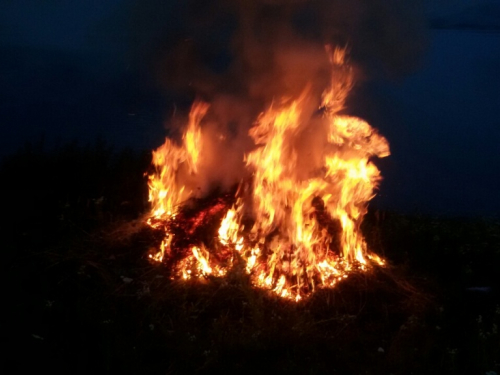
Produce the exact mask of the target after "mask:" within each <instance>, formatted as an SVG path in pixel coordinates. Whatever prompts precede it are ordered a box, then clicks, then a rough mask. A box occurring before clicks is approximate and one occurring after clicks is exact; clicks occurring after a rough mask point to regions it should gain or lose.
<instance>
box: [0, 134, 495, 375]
mask: <svg viewBox="0 0 500 375" xmlns="http://www.w3.org/2000/svg"><path fill="white" fill-rule="evenodd" d="M149 162H150V154H149V153H147V152H145V153H142V154H141V153H137V152H132V151H127V150H124V151H120V152H114V151H113V150H112V149H111V148H110V147H109V146H107V145H106V144H104V143H103V142H96V143H95V144H94V145H91V146H79V145H77V144H76V143H74V144H70V145H67V146H64V147H61V148H59V149H57V150H53V151H50V152H47V151H44V150H43V147H42V145H28V146H27V147H26V148H25V149H24V150H22V151H20V152H19V153H17V154H16V155H12V156H10V157H7V158H5V159H4V160H3V163H2V166H1V170H0V176H1V177H0V182H1V185H0V186H1V187H0V189H1V190H2V197H3V203H2V207H3V210H2V211H3V215H2V216H3V218H4V223H3V224H2V226H1V230H2V232H4V233H2V234H1V238H2V259H3V270H2V271H3V272H2V275H3V276H4V288H5V291H6V297H5V298H4V303H3V306H4V310H6V311H7V317H6V318H4V320H3V321H4V328H3V331H4V333H5V335H6V337H5V340H6V341H5V342H6V346H5V345H4V348H5V347H7V351H6V352H5V351H4V354H6V355H5V359H4V360H3V364H2V365H3V370H2V373H4V374H26V373H28V372H34V371H36V372H41V371H50V373H64V374H87V373H109V374H115V373H117V374H127V373H130V374H137V373H140V374H181V373H215V372H217V373H219V374H224V373H236V372H237V373H256V372H257V373H275V374H276V373H286V374H290V373H291V374H295V373H297V374H299V373H300V374H304V373H305V374H326V373H328V374H332V373H333V374H487V373H488V372H490V374H491V372H493V371H495V372H496V373H500V333H499V332H498V326H499V325H500V298H499V294H500V293H499V289H498V288H497V285H496V284H497V283H495V281H494V280H496V279H498V266H499V265H500V221H499V220H495V219H484V218H443V217H431V216H423V215H403V214H398V213H395V212H384V211H376V210H372V211H370V213H369V214H368V215H367V218H366V221H365V224H364V227H363V232H364V233H365V236H366V238H367V242H368V244H369V246H370V247H371V248H372V249H373V251H374V252H376V253H378V254H380V255H382V256H383V257H384V258H385V259H387V260H388V261H389V263H390V265H389V266H388V267H386V268H382V269H375V270H373V271H372V272H369V273H365V274H353V275H351V276H350V277H349V278H347V279H346V280H345V281H344V282H343V283H341V284H339V285H338V287H336V288H335V289H333V290H320V291H319V292H317V293H316V294H315V295H314V296H313V297H312V298H310V299H308V300H306V301H305V302H303V303H299V304H295V303H290V302H287V301H283V300H280V299H278V298H276V297H273V296H270V295H268V294H267V293H265V292H263V291H259V290H255V289H253V288H251V287H250V286H249V284H248V280H247V279H246V278H245V277H243V276H241V275H238V274H236V273H235V274H232V275H229V277H228V278H227V279H224V280H220V279H211V280H206V281H205V282H203V283H201V282H192V283H180V282H173V281H170V280H169V279H168V277H167V276H168V275H167V271H166V270H165V268H164V267H161V266H158V265H151V264H150V263H149V262H148V261H147V259H146V257H145V254H146V252H147V251H148V250H149V248H150V247H151V246H152V245H153V241H152V236H151V233H150V232H149V231H148V229H146V228H144V227H143V226H142V225H141V220H140V215H141V214H143V213H145V212H146V211H147V186H146V179H145V177H144V176H143V173H144V171H146V170H147V169H148V165H149Z"/></svg>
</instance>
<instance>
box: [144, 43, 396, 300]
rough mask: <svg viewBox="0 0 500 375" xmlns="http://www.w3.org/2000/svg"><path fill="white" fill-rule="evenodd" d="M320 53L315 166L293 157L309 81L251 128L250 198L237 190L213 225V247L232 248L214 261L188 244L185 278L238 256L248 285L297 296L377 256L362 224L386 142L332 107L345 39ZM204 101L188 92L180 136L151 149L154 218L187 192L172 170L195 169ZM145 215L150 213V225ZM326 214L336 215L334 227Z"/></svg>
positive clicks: (344, 78) (304, 120) (344, 81)
mask: <svg viewBox="0 0 500 375" xmlns="http://www.w3.org/2000/svg"><path fill="white" fill-rule="evenodd" d="M327 53H328V54H329V57H330V62H331V65H332V80H331V82H330V84H329V87H328V89H327V90H325V91H324V92H323V95H322V102H321V104H320V108H321V109H322V113H323V118H322V119H321V121H322V122H323V123H325V124H326V125H327V126H326V129H327V132H326V134H325V136H326V141H325V145H319V146H318V147H323V146H324V152H323V155H322V159H321V166H320V167H319V168H316V169H315V170H314V173H310V174H309V175H308V176H307V177H304V176H303V175H302V174H300V173H299V169H300V168H299V167H298V160H299V158H301V157H304V156H303V155H300V152H299V150H298V148H297V146H296V143H297V139H298V138H300V137H301V132H302V131H303V130H304V129H305V128H306V127H307V126H309V123H310V121H311V114H309V113H308V111H307V103H310V100H311V93H310V91H311V90H310V88H309V87H307V88H306V89H304V91H303V93H302V94H301V96H300V97H299V98H296V99H295V100H293V99H288V100H283V101H282V102H275V103H274V104H273V105H272V106H271V107H270V108H269V109H268V110H267V111H266V112H264V113H262V114H261V115H260V116H259V118H258V119H257V121H256V123H255V125H254V126H253V127H252V128H251V129H250V131H249V135H250V137H251V138H252V139H253V141H254V143H255V145H256V148H255V149H254V150H253V151H251V152H250V153H248V154H247V155H246V156H245V162H246V166H247V168H249V169H250V170H251V171H252V182H251V192H252V194H251V202H246V203H244V200H243V199H238V200H237V201H236V203H235V204H234V206H233V207H232V208H231V209H229V210H228V211H227V213H226V216H225V217H224V218H223V219H222V221H221V225H220V228H219V230H218V242H219V247H222V248H225V249H229V250H230V251H233V252H234V256H233V257H232V258H231V260H230V261H228V262H225V263H224V264H221V263H220V262H219V263H217V257H214V256H210V251H209V250H207V249H206V248H205V247H204V246H203V244H201V245H200V246H193V247H192V248H191V252H190V255H188V256H187V258H185V259H184V260H183V261H181V262H180V264H179V275H180V276H182V277H183V278H190V277H201V276H206V275H215V276H222V275H224V274H225V273H226V272H227V270H228V269H230V268H231V267H232V266H233V260H234V259H236V258H238V259H241V260H242V261H243V262H244V263H245V267H244V269H245V271H246V272H247V273H249V274H250V275H251V280H252V282H253V283H254V285H256V286H259V287H263V288H267V289H270V290H272V291H274V292H275V293H276V294H278V295H280V296H282V297H286V298H291V299H294V300H300V299H301V298H303V297H304V296H306V295H308V294H310V293H311V292H312V291H314V290H315V289H316V288H317V287H328V286H333V285H334V284H335V283H336V282H337V281H339V280H341V279H342V278H345V277H346V276H347V275H348V272H349V271H351V270H352V269H355V268H356V269H361V270H364V269H366V268H367V267H368V265H369V264H370V262H375V263H377V264H383V260H381V259H380V258H379V257H377V256H376V255H371V254H369V253H368V251H367V245H366V242H365V240H364V238H363V236H362V234H361V230H360V226H361V222H362V220H363V216H364V215H365V214H366V211H367V202H368V201H369V200H370V199H371V198H372V197H373V195H374V189H375V188H376V187H377V185H378V182H379V181H380V173H379V170H378V169H377V167H376V166H375V165H374V164H373V163H372V162H371V161H370V158H372V157H385V156H388V155H389V145H388V143H387V141H386V139H385V138H384V137H382V136H381V135H379V134H378V133H377V132H376V131H375V130H374V129H373V128H371V127H370V125H369V124H368V123H367V122H365V121H363V120H361V119H359V118H356V117H351V116H346V115H341V114H339V111H341V110H342V109H343V108H344V105H345V100H346V98H347V96H348V94H349V91H350V90H351V88H352V86H353V81H354V80H353V71H352V68H351V66H350V65H349V64H348V63H347V62H346V51H345V49H340V48H331V47H327ZM208 108H209V106H208V104H206V103H202V102H196V103H195V104H194V105H193V107H192V109H191V114H190V116H189V122H188V126H187V129H186V133H185V134H184V137H183V141H184V143H183V144H182V145H180V146H177V145H176V144H174V143H173V142H172V141H171V140H169V139H167V140H166V142H165V144H164V145H163V146H161V147H160V148H158V150H156V151H155V152H154V153H153V164H154V165H155V167H156V173H155V174H154V175H152V176H151V177H150V200H151V202H152V213H151V218H152V219H156V220H167V221H168V220H173V219H175V215H176V207H178V205H179V204H180V203H182V202H183V201H184V200H185V199H187V198H189V197H190V196H191V195H192V192H191V191H186V189H185V188H184V186H181V185H180V184H179V181H178V180H177V176H178V171H179V169H180V168H181V167H182V166H183V165H184V164H185V165H186V167H187V169H188V170H189V172H190V173H191V174H196V173H197V172H198V166H199V160H200V157H201V153H202V152H203V148H202V144H201V139H202V133H201V128H200V122H201V121H202V119H203V117H204V116H205V114H206V113H207V111H208ZM245 204H250V206H251V208H252V213H253V225H252V226H251V228H244V226H243V225H242V224H241V222H242V220H243V212H245V211H248V210H244V209H243V208H244V206H245ZM322 218H323V219H322ZM152 219H150V220H149V221H148V222H149V223H150V225H153V226H154V225H155V221H154V220H152ZM325 220H326V221H327V222H329V223H338V224H337V226H338V231H336V230H333V229H332V226H331V225H328V224H325ZM171 241H172V234H171V233H168V231H167V233H166V236H165V241H164V242H163V243H162V245H161V251H160V252H159V253H158V254H155V255H152V258H153V259H155V260H162V259H163V258H164V257H165V254H167V255H168V252H169V251H170V245H171ZM335 242H338V243H339V249H337V248H336V247H335V245H334V243H335ZM213 251H216V250H213Z"/></svg>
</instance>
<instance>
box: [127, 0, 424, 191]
mask: <svg viewBox="0 0 500 375" xmlns="http://www.w3.org/2000/svg"><path fill="white" fill-rule="evenodd" d="M128 9H129V13H128V15H127V17H128V18H127V22H128V23H129V28H130V35H131V36H132V38H131V39H132V46H131V57H132V62H133V64H134V65H135V66H136V67H138V68H139V69H140V70H145V71H148V72H149V73H150V74H152V77H153V80H154V82H156V83H157V84H159V85H161V87H163V88H164V89H167V90H169V91H170V92H174V93H177V94H180V95H184V96H188V97H191V98H194V97H195V96H198V97H201V99H203V100H206V101H208V102H210V103H211V105H212V107H211V110H210V113H209V115H208V117H207V119H206V121H205V123H204V125H203V126H204V133H205V136H204V137H207V138H209V139H210V141H209V142H211V143H210V146H209V147H210V148H211V155H210V157H209V158H207V160H205V164H206V165H205V168H204V170H205V172H204V173H205V176H200V178H199V181H198V183H200V185H202V186H201V188H202V189H203V190H205V189H207V187H208V186H209V185H210V184H211V183H212V182H214V181H216V182H218V183H222V184H223V185H227V184H230V183H231V182H233V181H236V180H238V179H240V178H243V177H244V173H245V172H244V170H245V168H244V166H243V154H244V153H246V152H248V150H249V149H250V148H251V147H252V142H251V140H250V139H249V138H248V137H247V132H248V129H249V128H250V126H251V125H252V123H253V121H255V119H256V117H257V115H258V113H260V112H261V111H263V110H264V109H266V108H267V107H268V106H269V105H270V103H271V102H272V101H273V100H276V99H279V98H282V97H297V96H298V95H299V94H300V92H301V91H302V90H303V89H304V87H305V86H306V85H307V84H310V85H311V92H312V94H313V96H316V97H317V102H318V103H319V102H320V96H321V93H322V91H323V90H324V89H325V87H326V86H327V84H328V81H329V77H330V73H331V66H330V64H329V61H328V57H327V54H326V53H325V48H324V46H325V44H332V45H336V46H341V47H344V46H347V48H348V50H349V55H350V59H351V63H352V65H353V67H354V70H355V79H357V80H361V79H365V78H366V77H368V76H370V75H383V76H391V77H394V76H396V77H397V76H400V75H404V74H406V73H408V72H410V71H412V70H413V69H415V68H416V67H417V66H418V61H419V59H418V58H419V57H420V56H421V54H422V52H423V50H424V48H425V45H426V33H425V19H424V15H423V14H424V12H423V9H422V4H421V3H420V1H418V0H349V1H346V0H192V1H186V0H175V1H164V0H134V1H132V2H131V3H130V5H129V8H128ZM319 128H320V127H319ZM314 138H317V137H316V136H312V137H311V139H314Z"/></svg>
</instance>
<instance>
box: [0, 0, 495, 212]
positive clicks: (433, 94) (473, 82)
mask: <svg viewBox="0 0 500 375" xmlns="http://www.w3.org/2000/svg"><path fill="white" fill-rule="evenodd" d="M124 3H125V1H123V0H100V1H85V2H77V1H62V0H45V1H40V0H15V1H14V0H12V1H7V0H3V1H0V98H1V100H0V124H1V133H0V154H2V155H5V154H9V153H12V152H14V151H15V150H16V149H18V148H19V147H21V146H22V145H23V143H24V142H25V141H37V140H39V139H40V138H41V137H42V136H43V137H44V139H45V141H46V143H47V144H48V145H55V144H57V143H58V142H59V143H64V142H66V141H68V140H71V139H75V138H76V139H78V140H81V141H82V142H87V141H92V140H94V139H95V138H96V137H97V136H101V137H103V138H104V139H106V140H109V141H110V142H111V143H113V144H115V145H116V146H117V147H123V146H127V145H128V146H132V147H134V148H137V149H142V148H148V149H151V148H154V147H157V146H158V145H160V144H161V143H162V142H163V138H164V135H165V131H164V128H163V124H164V121H165V120H166V119H167V118H168V116H169V113H171V111H172V108H173V103H174V102H175V98H173V97H169V96H168V95H166V94H165V93H160V92H159V90H158V89H157V88H155V87H154V85H153V84H151V76H150V75H148V74H147V72H144V71H142V70H141V69H142V68H140V67H138V66H137V65H136V64H135V62H136V61H133V58H131V57H130V56H131V54H130V49H131V48H130V46H129V44H128V43H129V41H130V40H131V39H134V37H135V35H131V33H132V34H133V33H134V32H135V33H137V32H140V31H138V30H136V29H135V30H134V29H133V28H132V29H131V28H127V27H125V26H124V24H120V23H117V22H115V21H113V20H116V15H117V14H120V12H121V8H123V7H124ZM167 14H168V11H167ZM171 14H172V18H171V19H165V24H166V25H169V24H171V25H174V26H175V24H176V23H179V22H181V21H179V18H180V17H179V15H178V14H176V12H174V11H173V10H172V11H171ZM427 14H428V17H429V25H430V26H429V27H430V28H431V27H432V28H431V29H430V31H429V47H428V49H427V51H426V55H425V56H424V57H423V63H422V64H421V67H420V68H419V69H418V70H417V71H416V72H414V73H412V74H411V75H409V76H406V77H404V78H398V79H396V80H388V79H387V80H384V79H377V80H371V81H368V82H366V86H365V88H364V89H363V92H364V93H365V97H368V98H370V100H369V103H368V101H367V100H366V98H365V100H363V101H362V104H360V105H359V107H360V108H359V115H360V116H362V117H365V118H366V119H367V120H369V122H371V123H372V124H373V125H374V126H376V127H378V128H379V129H380V131H381V133H382V134H384V135H385V136H386V137H387V138H388V140H389V142H390V144H391V150H392V155H391V157H390V158H389V159H387V160H384V161H382V162H381V163H380V165H381V168H382V174H383V175H384V177H385V180H384V182H383V184H382V186H381V191H380V196H379V197H378V198H377V200H378V204H380V205H381V206H383V207H388V208H394V209H397V210H409V211H415V210H416V211H420V212H430V213H441V214H449V215H464V214H466V215H467V214H469V215H495V214H497V213H499V212H500V194H499V192H500V172H499V171H498V168H499V167H498V166H499V165H500V146H499V145H500V117H499V116H498V109H499V108H500V72H499V69H500V1H498V0H497V1H495V0H476V1H473V0H461V1H449V0H441V1H429V5H428V7H427ZM172 27H173V26H172ZM173 29H174V27H173ZM148 32H149V33H151V32H152V31H151V30H149V31H148ZM162 32H163V33H165V30H162ZM152 36H153V37H154V30H153V35H152ZM135 40H141V38H140V37H138V38H135ZM408 43H411V40H409V41H408ZM135 56H137V53H135ZM179 100H180V99H179Z"/></svg>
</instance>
